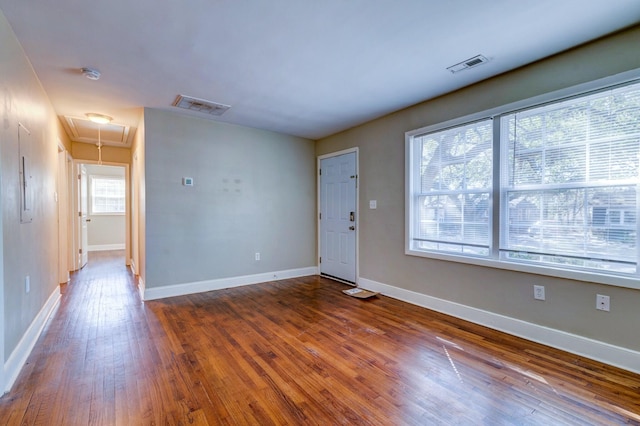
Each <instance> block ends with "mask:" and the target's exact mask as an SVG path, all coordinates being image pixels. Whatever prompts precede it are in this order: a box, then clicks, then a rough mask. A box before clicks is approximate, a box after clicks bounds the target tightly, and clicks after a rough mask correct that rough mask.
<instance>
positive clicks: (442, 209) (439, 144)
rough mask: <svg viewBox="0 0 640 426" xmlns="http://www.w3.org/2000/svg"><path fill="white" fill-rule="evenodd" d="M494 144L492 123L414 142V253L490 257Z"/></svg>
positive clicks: (450, 130)
mask: <svg viewBox="0 0 640 426" xmlns="http://www.w3.org/2000/svg"><path fill="white" fill-rule="evenodd" d="M492 144H493V139H492V120H482V121H479V122H475V123H470V124H465V125H463V126H458V127H454V128H450V129H445V130H441V131H437V132H434V133H428V134H424V135H419V136H417V137H414V138H413V151H414V156H415V162H416V163H415V171H416V173H417V176H416V178H417V179H416V185H415V191H414V194H413V197H414V199H413V205H414V208H415V211H414V212H415V216H414V221H415V223H414V227H413V230H414V232H413V236H412V246H413V247H414V248H415V249H417V250H437V251H444V252H454V253H465V254H469V255H479V256H487V255H489V250H490V239H489V236H490V227H489V218H490V217H491V205H490V203H489V200H490V198H491V187H492V185H491V183H492V174H491V170H492V165H491V164H492V151H493V145H492Z"/></svg>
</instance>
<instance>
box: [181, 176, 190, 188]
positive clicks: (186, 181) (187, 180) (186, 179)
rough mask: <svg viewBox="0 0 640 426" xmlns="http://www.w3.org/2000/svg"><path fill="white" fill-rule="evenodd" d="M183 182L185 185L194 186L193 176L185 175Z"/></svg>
mask: <svg viewBox="0 0 640 426" xmlns="http://www.w3.org/2000/svg"><path fill="white" fill-rule="evenodd" d="M182 184H183V185H184V186H193V178H190V177H183V178H182Z"/></svg>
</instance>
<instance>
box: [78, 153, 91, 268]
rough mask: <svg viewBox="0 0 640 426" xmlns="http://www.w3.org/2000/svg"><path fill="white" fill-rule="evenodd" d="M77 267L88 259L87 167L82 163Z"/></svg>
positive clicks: (79, 192)
mask: <svg viewBox="0 0 640 426" xmlns="http://www.w3.org/2000/svg"><path fill="white" fill-rule="evenodd" d="M78 176H79V179H78V206H79V213H78V217H79V218H80V220H79V221H78V243H79V246H80V247H79V250H78V267H79V268H83V267H84V266H85V265H86V264H87V262H88V261H89V250H88V246H89V240H88V236H87V215H88V209H89V197H88V194H87V191H88V190H87V168H86V167H85V165H84V164H80V165H79V166H78Z"/></svg>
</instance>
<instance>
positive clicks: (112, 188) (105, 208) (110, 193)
mask: <svg viewBox="0 0 640 426" xmlns="http://www.w3.org/2000/svg"><path fill="white" fill-rule="evenodd" d="M125 192H126V191H125V181H124V179H122V178H118V177H99V176H91V213H92V214H123V213H124V212H125Z"/></svg>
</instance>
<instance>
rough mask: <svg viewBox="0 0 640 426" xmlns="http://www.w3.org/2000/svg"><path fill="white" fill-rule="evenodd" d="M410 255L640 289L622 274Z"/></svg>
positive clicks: (424, 253)
mask: <svg viewBox="0 0 640 426" xmlns="http://www.w3.org/2000/svg"><path fill="white" fill-rule="evenodd" d="M405 254H406V255H409V256H417V257H425V258H429V259H436V260H444V261H448V262H457V263H465V264H469V265H476V266H484V267H488V268H495V269H503V270H508V271H515V272H524V273H527V274H535V275H544V276H549V277H555V278H563V279H569V280H576V281H585V282H592V283H596V284H605V285H612V286H616V287H623V288H630V289H635V290H640V280H638V279H637V278H632V277H625V276H620V275H607V274H599V273H597V272H586V271H577V270H576V271H573V270H568V269H560V268H553V267H549V266H538V265H529V264H523V263H516V262H508V261H504V260H496V259H485V258H479V257H467V256H457V255H455V254H444V253H435V252H429V251H422V250H412V249H405Z"/></svg>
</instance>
